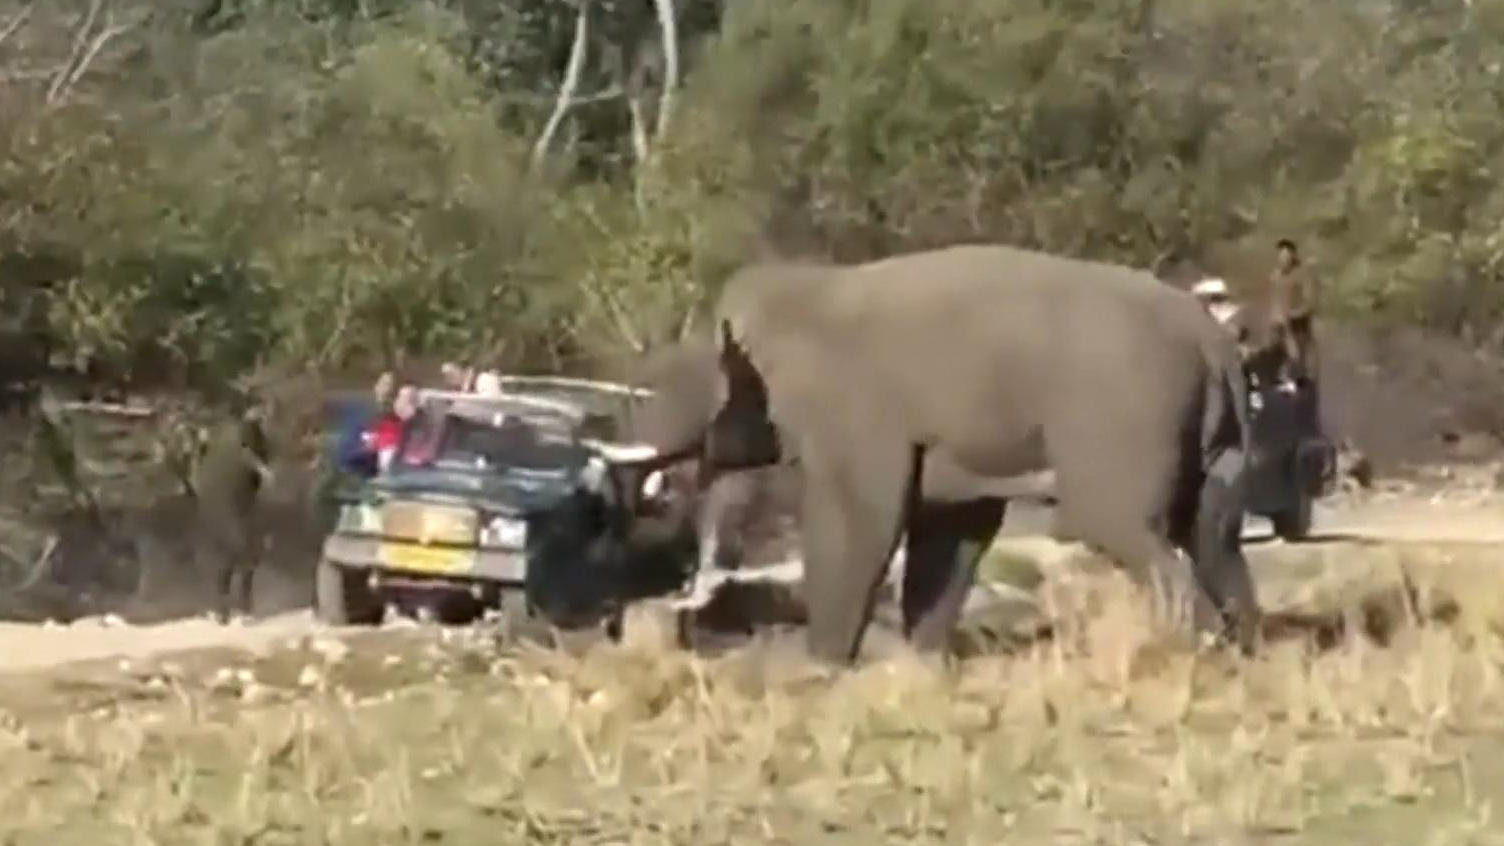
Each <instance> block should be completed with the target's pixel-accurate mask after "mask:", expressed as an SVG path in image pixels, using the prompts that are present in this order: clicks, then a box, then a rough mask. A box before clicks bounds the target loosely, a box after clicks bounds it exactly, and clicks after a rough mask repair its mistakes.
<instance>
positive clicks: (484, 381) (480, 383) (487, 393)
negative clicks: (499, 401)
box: [475, 370, 505, 397]
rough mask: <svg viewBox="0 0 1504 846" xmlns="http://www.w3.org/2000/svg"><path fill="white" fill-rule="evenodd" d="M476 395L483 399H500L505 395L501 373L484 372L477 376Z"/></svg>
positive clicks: (494, 371)
mask: <svg viewBox="0 0 1504 846" xmlns="http://www.w3.org/2000/svg"><path fill="white" fill-rule="evenodd" d="M475 393H477V394H479V395H481V396H483V397H499V396H501V395H502V394H503V393H505V392H504V391H503V390H502V388H501V373H499V372H498V371H496V370H482V371H481V372H479V373H477V374H475Z"/></svg>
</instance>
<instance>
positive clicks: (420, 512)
mask: <svg viewBox="0 0 1504 846" xmlns="http://www.w3.org/2000/svg"><path fill="white" fill-rule="evenodd" d="M478 522H479V520H478V518H477V515H476V512H475V509H473V508H456V507H453V506H443V505H429V504H426V503H420V502H389V503H387V504H386V505H384V506H382V508H381V533H382V534H383V535H385V536H387V537H389V538H401V539H403V540H413V541H418V542H420V543H422V542H428V543H452V544H464V545H468V544H473V543H475V538H476V530H477V524H478Z"/></svg>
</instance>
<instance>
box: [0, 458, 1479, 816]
mask: <svg viewBox="0 0 1504 846" xmlns="http://www.w3.org/2000/svg"><path fill="white" fill-rule="evenodd" d="M1480 479H1481V477H1480ZM1474 481H1475V480H1469V479H1459V478H1455V477H1454V478H1438V479H1436V480H1434V482H1433V483H1429V484H1428V483H1426V482H1424V481H1422V482H1411V483H1408V484H1406V485H1387V484H1386V485H1381V486H1380V489H1379V490H1377V491H1374V492H1368V493H1364V494H1362V495H1355V494H1343V495H1341V496H1338V497H1334V498H1333V499H1332V500H1330V501H1328V502H1325V503H1323V504H1322V506H1321V507H1320V508H1319V510H1318V515H1317V533H1318V535H1317V537H1316V538H1315V539H1314V540H1313V541H1312V542H1309V543H1304V544H1285V543H1281V542H1277V541H1271V540H1269V539H1268V537H1267V534H1268V533H1267V530H1266V529H1265V527H1264V526H1263V525H1262V523H1261V521H1255V520H1250V521H1249V525H1248V527H1247V530H1246V536H1247V538H1248V541H1249V543H1248V546H1247V549H1248V554H1249V558H1250V561H1251V563H1252V566H1253V568H1254V570H1255V573H1256V576H1257V579H1258V583H1259V590H1260V594H1261V598H1262V600H1263V602H1264V604H1265V606H1266V608H1267V609H1269V610H1272V611H1275V612H1277V613H1276V614H1275V615H1274V619H1273V620H1272V621H1271V624H1270V625H1269V627H1268V628H1267V629H1266V644H1265V648H1264V649H1263V651H1262V652H1261V654H1260V656H1259V657H1258V658H1257V659H1255V660H1252V661H1246V660H1239V659H1235V658H1232V657H1229V656H1226V655H1220V654H1197V653H1195V652H1194V651H1192V650H1189V649H1187V648H1185V647H1184V646H1183V645H1182V644H1180V643H1179V642H1178V641H1175V640H1174V639H1172V638H1170V637H1169V636H1167V635H1166V634H1164V633H1161V632H1157V631H1155V630H1154V629H1153V628H1151V627H1150V626H1149V625H1147V624H1146V623H1145V615H1144V614H1143V609H1142V607H1141V606H1140V605H1139V604H1138V602H1139V600H1138V599H1137V598H1136V597H1135V595H1133V594H1132V593H1130V592H1129V591H1128V590H1127V588H1126V586H1125V580H1124V579H1123V578H1122V577H1121V576H1120V575H1119V574H1117V573H1114V572H1111V571H1110V570H1109V569H1108V568H1107V567H1105V566H1104V565H1103V564H1102V562H1100V561H1094V560H1093V559H1091V558H1090V557H1089V556H1085V557H1083V556H1084V554H1083V552H1082V551H1081V550H1080V549H1079V548H1077V547H1074V546H1068V545H1062V544H1057V543H1054V542H1052V541H1049V540H1048V539H1046V538H1041V537H1039V536H1038V535H1037V532H1039V531H1040V530H1041V529H1043V528H1044V527H1046V526H1047V525H1048V520H1049V515H1048V514H1047V513H1041V512H1037V511H1036V512H1030V511H1028V510H1026V509H1019V510H1018V511H1017V512H1015V513H1014V514H1013V515H1012V518H1011V520H1010V524H1009V526H1008V527H1007V529H1006V537H1004V538H1003V539H1001V540H1000V541H999V543H998V544H997V549H996V550H995V554H994V555H993V556H991V557H990V558H989V563H988V568H987V569H988V574H989V576H990V577H991V578H995V579H1004V580H1007V581H1010V582H1013V583H1014V584H1017V585H1019V586H1020V587H1022V588H1023V589H1024V590H1026V591H1027V592H1028V594H1029V595H1030V601H1029V602H1028V603H1025V604H1024V605H1025V606H1027V607H1023V606H1020V605H1018V604H1014V605H1011V606H1009V605H1006V604H1005V605H1003V606H995V607H992V608H988V607H982V609H981V610H980V611H979V612H977V614H976V615H975V616H974V617H973V619H972V620H970V621H969V623H968V632H970V633H973V634H982V633H986V634H989V635H994V636H995V635H996V634H997V632H999V631H1004V630H1006V631H1007V632H1010V633H1011V634H1012V635H1013V637H1012V638H1011V639H1004V640H1003V641H1001V643H1000V642H999V640H998V639H997V638H996V637H992V638H991V639H990V640H989V639H986V638H978V639H976V640H974V641H972V643H984V646H983V648H982V650H981V652H980V653H979V654H978V653H977V652H976V651H975V650H973V651H972V654H971V655H970V657H967V658H965V659H964V660H961V661H959V662H956V663H955V664H953V665H951V666H950V667H948V668H942V667H938V666H935V665H933V664H925V663H921V662H918V661H916V660H915V659H913V658H912V656H909V655H907V654H906V653H905V652H904V651H903V650H902V648H901V647H898V646H897V645H896V644H895V638H894V637H893V636H892V633H891V632H887V633H886V634H884V633H883V632H879V633H878V634H877V635H875V636H874V637H873V638H872V642H873V647H872V649H871V653H870V654H871V655H873V656H882V657H885V658H886V659H887V660H876V661H873V660H868V661H865V662H863V663H862V664H861V665H860V666H859V667H858V668H856V669H855V670H853V671H851V672H849V673H845V674H841V675H839V676H837V677H833V678H832V677H829V676H825V675H822V674H821V673H820V672H818V671H817V670H815V669H814V668H812V667H811V666H810V665H809V664H808V663H807V662H805V661H804V660H803V658H802V654H801V652H802V641H801V639H800V638H799V637H798V636H797V635H796V634H792V635H791V634H785V635H782V636H774V637H771V638H769V639H765V640H763V641H761V642H757V643H754V644H752V645H749V646H745V647H743V648H739V649H734V650H731V651H729V652H723V653H718V654H714V655H710V654H699V655H696V654H693V653H687V652H684V651H681V650H676V649H671V648H665V644H666V643H667V642H668V640H669V637H668V634H667V632H666V631H665V628H664V624H663V619H662V617H661V616H655V615H653V614H651V613H646V612H644V613H639V614H636V615H634V617H633V618H632V619H631V621H630V622H629V627H628V638H627V642H626V643H624V644H621V645H615V646H613V645H602V646H599V647H597V648H595V649H593V650H591V651H590V652H588V653H586V654H585V655H584V656H582V657H570V656H568V655H564V654H561V653H554V652H547V651H543V650H539V649H535V648H531V647H526V646H524V647H520V648H519V647H517V646H515V645H508V644H498V643H497V641H496V640H495V635H494V633H491V632H489V631H487V630H485V629H483V628H475V629H462V630H461V629H448V630H445V629H435V628H431V627H397V628H388V629H382V630H372V631H329V630H324V629H321V628H320V627H318V626H317V625H315V624H314V623H313V622H312V620H311V618H310V616H309V615H308V613H307V612H306V611H297V612H292V613H287V614H281V615H277V616H275V617H272V618H269V619H265V620H262V621H260V622H258V623H256V624H253V625H250V626H246V627H243V628H224V627H221V626H218V625H217V624H215V623H212V622H210V621H208V620H205V619H196V620H182V621H175V622H169V623H164V624H160V625H154V626H124V625H118V624H115V621H110V620H97V619H96V620H85V621H80V622H78V623H75V624H73V625H70V626H66V627H62V626H59V627H51V628H49V627H43V626H36V625H6V624H0V644H3V648H0V756H3V758H4V760H5V761H6V765H5V767H3V768H0V843H14V844H31V843H36V844H56V843H90V844H93V843H117V842H119V843H126V842H138V843H179V842H181V843H253V842H254V843H272V844H281V843H287V844H293V843H307V842H322V843H360V844H366V843H373V844H374V843H441V844H442V843H456V844H465V843H477V842H495V843H653V844H662V843H683V844H696V845H697V846H698V844H716V843H732V842H736V843H755V842H762V843H789V844H806V843H853V842H924V843H930V842H934V843H941V842H945V843H977V844H991V843H997V842H1005V841H1006V842H1009V843H1025V844H1033V843H1039V844H1059V843H1066V844H1078V843H1079V844H1087V843H1093V844H1095V843H1104V844H1105V843H1112V844H1119V843H1135V844H1136V843H1143V844H1150V843H1153V844H1169V843H1177V844H1178V843H1186V844H1190V843H1198V844H1199V843H1204V844H1218V845H1219V846H1220V844H1243V843H1249V844H1253V843H1259V844H1265V843H1314V844H1347V843H1358V842H1362V843H1373V844H1397V846H1412V845H1413V844H1432V843H1436V844H1453V843H1456V844H1464V843H1466V844H1494V843H1500V844H1504V835H1501V834H1500V833H1499V832H1500V831H1501V830H1504V829H1501V827H1500V826H1499V824H1498V822H1497V820H1496V815H1497V813H1498V810H1497V809H1498V808H1500V807H1501V804H1504V695H1501V694H1504V568H1500V567H1499V564H1500V563H1501V559H1504V496H1500V495H1499V494H1497V493H1493V492H1491V491H1490V490H1489V489H1488V488H1489V486H1488V485H1487V484H1484V483H1483V482H1482V481H1477V483H1476V484H1475V483H1474ZM1025 571H1026V572H1025ZM1020 573H1022V574H1023V575H1022V576H1021V575H1020ZM1015 593H1016V591H1015ZM999 609H1002V610H999ZM1044 617H1048V618H1049V619H1050V620H1051V621H1053V622H1054V623H1055V627H1054V632H1053V636H1052V637H1048V638H1043V639H1041V638H1038V637H1033V638H1031V637H1030V636H1029V633H1030V632H1034V631H1036V630H1037V626H1036V625H1034V624H1035V623H1037V622H1038V621H1039V620H1041V619H1043V618H1044Z"/></svg>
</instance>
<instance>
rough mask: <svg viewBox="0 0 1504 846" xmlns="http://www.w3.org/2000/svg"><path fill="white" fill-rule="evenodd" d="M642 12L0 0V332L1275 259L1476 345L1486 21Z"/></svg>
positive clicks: (294, 355)
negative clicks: (911, 269) (969, 255)
mask: <svg viewBox="0 0 1504 846" xmlns="http://www.w3.org/2000/svg"><path fill="white" fill-rule="evenodd" d="M674 5H676V9H675V12H676V14H675V15H674V22H675V26H674V27H673V30H672V33H671V35H672V38H671V39H670V40H669V43H671V44H672V45H673V46H674V47H675V48H676V49H674V50H672V51H668V50H665V49H664V44H665V39H664V38H663V37H662V34H663V29H662V27H661V26H660V18H659V16H658V10H657V6H658V4H655V3H652V2H648V0H638V2H633V3H628V2H625V0H587V1H586V2H585V3H584V13H585V14H586V15H587V18H586V21H585V26H584V27H581V26H579V17H578V15H579V14H580V12H579V10H580V4H579V3H575V2H565V0H490V2H479V0H426V2H419V3H406V2H403V3H398V2H392V0H365V2H357V1H356V0H176V2H173V1H172V0H168V1H167V2H163V0H154V2H151V3H147V2H144V0H79V2H64V0H56V2H48V3H37V2H34V3H31V4H29V5H28V4H26V3H21V2H17V0H7V2H4V3H0V33H3V41H0V75H3V78H4V80H5V81H4V83H3V86H4V87H3V88H0V212H3V215H4V227H3V232H4V233H5V235H4V239H5V242H4V243H3V244H0V250H3V252H4V253H5V254H6V255H5V261H4V264H3V265H0V266H3V267H4V268H5V269H6V270H5V277H4V279H3V287H4V296H5V297H6V298H7V301H8V302H12V301H13V302H21V301H23V300H24V301H28V302H32V301H33V300H35V299H37V298H40V299H41V301H42V302H43V303H44V304H45V305H46V308H45V309H44V310H43V311H44V314H43V315H42V316H41V317H33V319H32V322H31V323H30V324H27V326H29V327H30V330H31V331H32V332H33V334H32V335H30V336H25V335H24V333H23V334H22V335H21V336H18V335H16V334H15V333H16V332H19V331H20V329H17V328H16V327H12V326H9V325H7V327H6V331H7V332H8V333H10V334H8V336H7V337H9V338H15V337H22V336H24V337H36V334H35V333H36V331H37V326H38V324H37V322H36V321H37V320H42V321H43V322H44V324H45V333H44V334H45V335H46V336H47V337H48V339H49V341H50V343H51V349H50V352H51V355H52V357H53V360H54V362H55V363H57V364H59V365H65V366H68V367H77V368H93V369H94V370H96V371H101V372H105V373H109V374H112V375H115V376H125V375H132V376H135V377H138V378H141V377H146V376H150V377H151V378H154V379H161V378H168V379H170V380H173V381H179V382H183V381H187V382H206V381H214V380H226V379H229V378H232V377H234V376H236V375H239V374H241V373H243V372H245V371H247V370H248V369H250V368H252V367H254V366H257V365H262V364H267V363H281V364H293V365H296V366H299V367H303V366H309V365H312V366H316V367H320V368H337V367H344V366H348V365H360V364H370V363H375V362H378V361H382V362H390V361H393V360H395V359H398V358H400V357H401V356H403V355H427V354H442V353H461V352H462V353H465V354H467V355H470V356H473V357H477V358H483V359H491V360H494V361H496V362H497V363H500V364H502V365H504V366H508V367H559V368H575V367H585V366H588V365H589V364H590V363H591V362H594V361H599V360H601V359H603V358H605V357H608V356H610V355H612V354H614V353H616V352H619V351H622V350H624V349H628V348H638V349H641V348H644V347H648V346H651V345H653V344H656V343H661V342H662V341H663V340H664V339H667V338H671V337H673V336H674V335H675V334H676V333H678V332H680V331H682V328H683V327H684V325H685V323H686V321H687V320H688V319H689V318H690V317H691V316H692V314H693V313H694V310H695V309H696V308H697V307H698V306H699V305H700V304H702V303H703V302H704V301H705V299H706V297H707V296H709V295H711V294H712V293H713V292H714V290H715V286H716V284H717V282H718V280H720V279H721V278H723V277H724V275H725V274H726V272H727V271H728V270H729V269H730V268H731V267H733V266H734V265H735V264H736V263H738V262H740V261H742V260H745V259H746V258H748V257H751V256H755V255H759V254H763V253H765V252H766V251H768V250H779V251H784V252H798V253H813V254H817V255H826V256H832V257H836V258H841V259H856V258H864V257H870V256H875V255H881V254H886V253H891V252H894V251H898V250H903V249H910V248H916V247H923V246H929V245H936V244H942V243H949V242H955V241H959V240H971V239H989V240H1001V241H1007V242H1013V243H1019V244H1024V245H1029V246H1035V247H1041V248H1045V249H1049V250H1053V251H1059V252H1063V253H1069V254H1075V255H1082V256H1089V257H1095V258H1102V259H1109V260H1113V261H1119V262H1126V263H1131V264H1135V265H1139V266H1149V265H1150V264H1152V263H1153V262H1154V261H1155V260H1156V259H1158V258H1160V257H1162V256H1164V255H1166V254H1169V253H1176V254H1179V255H1182V256H1188V257H1190V258H1193V259H1196V260H1198V261H1199V262H1200V263H1201V264H1203V265H1205V266H1208V267H1213V268H1218V269H1221V270H1222V272H1224V273H1225V274H1227V275H1228V276H1229V277H1230V278H1231V280H1232V281H1233V282H1234V284H1236V285H1241V286H1244V287H1245V288H1251V287H1252V286H1253V285H1255V284H1257V283H1258V282H1259V280H1260V279H1261V277H1262V276H1263V274H1264V273H1265V272H1266V270H1267V261H1268V259H1269V253H1270V248H1269V245H1270V244H1271V243H1272V241H1273V240H1274V239H1275V238H1276V237H1280V236H1286V235H1288V236H1293V237H1295V238H1297V239H1298V240H1300V241H1301V242H1302V244H1303V245H1304V246H1305V248H1306V252H1307V253H1309V254H1310V255H1311V256H1312V257H1313V258H1314V259H1315V260H1316V262H1317V263H1318V267H1319V272H1320V273H1321V275H1322V277H1323V278H1324V280H1325V281H1326V282H1327V285H1328V292H1329V293H1328V301H1329V302H1330V303H1331V304H1332V308H1333V309H1334V310H1335V311H1337V312H1339V313H1345V314H1348V315H1350V316H1354V317H1360V318H1364V319H1369V318H1372V319H1381V320H1398V321H1404V322H1409V323H1423V324H1427V325H1430V326H1433V327H1436V328H1440V329H1443V330H1445V331H1448V332H1451V333H1454V334H1458V335H1462V336H1465V337H1466V338H1468V339H1471V340H1474V341H1479V342H1486V343H1490V344H1492V345H1496V346H1497V345H1501V344H1504V321H1501V319H1500V318H1501V315H1504V285H1501V282H1500V274H1501V267H1504V240H1501V236H1504V229H1501V225H1504V224H1501V223H1500V221H1501V220H1504V184H1501V182H1500V180H1498V179H1497V176H1496V175H1497V173H1498V172H1499V171H1500V168H1501V165H1504V113H1501V102H1504V101H1501V98H1504V94H1501V93H1500V92H1501V91H1504V86H1501V85H1500V74H1501V72H1504V71H1501V68H1504V38H1501V37H1500V36H1501V35H1504V0H1473V2H1464V0H1375V2H1367V3H1357V4H1324V5H1317V6H1312V5H1310V4H1299V3H1296V2H1293V0H1266V2H1260V3H1256V4H1255V3H1250V2H1242V0H1240V2H1234V3H1218V4H1208V3H1203V2H1195V0H1099V2H1064V3H1062V2H1044V0H1008V2H1004V3H986V4H979V3H972V2H966V0H864V2H857V0H843V2H822V3H797V4H790V3H775V2H772V0H741V2H738V3H723V2H720V0H679V2H678V3H677V4H674ZM576 42H578V43H579V44H580V45H581V46H582V47H583V48H584V49H583V51H582V52H581V53H580V55H579V58H580V61H579V62H577V63H572V62H571V61H570V59H571V55H572V47H573V45H574V44H575V43H576ZM572 64H573V65H577V70H578V73H575V74H568V73H566V71H567V70H568V69H569V68H570V67H571V65H572ZM561 88H562V89H564V91H563V93H564V94H565V95H567V96H565V97H563V98H562V102H563V105H564V106H565V107H566V108H563V109H562V111H560V110H559V109H557V108H556V107H558V106H559V105H560V103H561V97H560V94H561ZM665 94H667V95H668V96H665ZM556 112H558V114H559V117H558V119H557V120H552V121H551V117H552V116H554V115H555V113H556ZM551 123H552V125H553V128H552V129H549V130H548V131H547V132H545V128H546V127H548V126H549V125H550V124H551ZM545 136H546V138H545ZM540 139H543V140H544V141H545V142H546V143H540ZM28 298H30V299H28ZM33 304H34V303H33ZM8 311H10V310H9V309H8ZM11 313H13V314H14V313H19V312H15V311H12V312H11ZM27 313H28V314H32V312H31V311H28V312H27ZM23 328H25V327H23Z"/></svg>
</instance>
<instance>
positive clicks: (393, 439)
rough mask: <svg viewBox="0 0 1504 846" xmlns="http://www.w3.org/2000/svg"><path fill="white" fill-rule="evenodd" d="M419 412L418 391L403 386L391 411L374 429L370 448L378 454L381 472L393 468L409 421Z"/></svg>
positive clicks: (371, 433) (408, 386) (384, 415)
mask: <svg viewBox="0 0 1504 846" xmlns="http://www.w3.org/2000/svg"><path fill="white" fill-rule="evenodd" d="M417 410H418V391H417V389H416V388H414V387H413V386H412V385H403V386H402V387H401V388H398V389H397V395H396V396H395V397H393V398H392V407H391V409H390V410H388V411H387V413H386V414H383V415H382V416H381V418H380V419H379V420H377V421H376V425H375V426H374V427H372V429H371V432H370V446H371V450H372V451H373V452H375V453H376V466H377V467H378V468H380V469H381V470H386V468H387V467H390V466H391V463H392V457H393V456H395V455H396V454H397V447H398V446H400V445H401V443H402V433H403V430H404V429H405V428H406V427H407V421H409V420H411V419H412V416H413V415H414V414H415V413H417Z"/></svg>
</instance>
